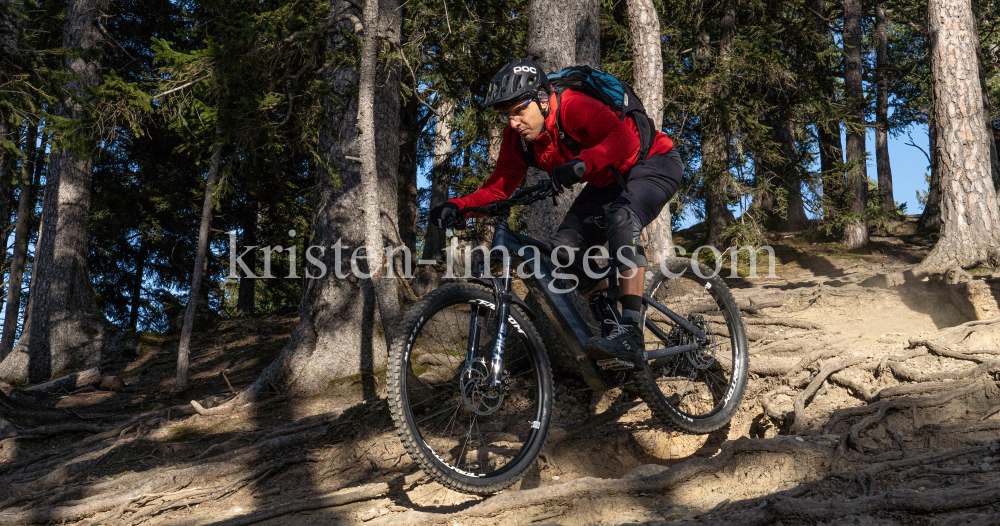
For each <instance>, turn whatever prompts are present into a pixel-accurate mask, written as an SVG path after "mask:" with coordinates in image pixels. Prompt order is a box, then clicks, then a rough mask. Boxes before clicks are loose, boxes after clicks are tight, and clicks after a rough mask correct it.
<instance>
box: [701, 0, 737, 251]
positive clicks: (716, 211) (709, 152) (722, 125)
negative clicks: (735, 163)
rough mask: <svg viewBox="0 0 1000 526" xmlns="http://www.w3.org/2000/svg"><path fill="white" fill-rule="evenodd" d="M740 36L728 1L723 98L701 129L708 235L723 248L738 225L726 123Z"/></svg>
mask: <svg viewBox="0 0 1000 526" xmlns="http://www.w3.org/2000/svg"><path fill="white" fill-rule="evenodd" d="M735 36H736V10H735V9H734V8H733V3H732V1H731V0H726V2H725V3H724V4H723V8H722V33H721V35H720V38H719V55H718V57H719V58H718V60H717V61H715V62H714V65H715V68H717V69H718V70H719V71H720V72H721V74H720V75H719V79H718V80H717V81H716V82H717V83H718V86H717V87H716V88H717V89H718V93H719V95H718V96H717V97H715V98H716V101H715V103H714V104H713V106H712V107H711V108H709V109H708V110H707V111H706V114H705V115H704V117H703V120H702V128H701V164H702V172H703V173H704V176H705V222H706V225H705V226H706V228H707V231H708V238H707V239H706V243H707V244H708V245H710V246H721V245H722V243H723V241H724V239H723V235H724V233H725V230H726V227H727V226H728V225H729V223H731V222H733V221H735V217H733V212H732V210H730V209H729V195H728V190H729V187H730V183H731V182H732V174H730V173H729V123H728V122H727V120H726V116H727V115H728V112H729V108H728V105H727V104H726V102H725V100H726V98H727V97H728V74H727V73H728V70H729V65H728V64H727V61H728V59H729V57H730V55H732V51H733V40H734V38H735ZM709 46H710V38H709V36H708V33H707V32H706V31H703V32H702V36H701V50H700V51H701V53H702V57H701V58H702V63H703V64H706V65H711V64H713V63H712V61H711V48H710V47H709Z"/></svg>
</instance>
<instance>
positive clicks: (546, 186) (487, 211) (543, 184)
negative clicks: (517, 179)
mask: <svg viewBox="0 0 1000 526" xmlns="http://www.w3.org/2000/svg"><path fill="white" fill-rule="evenodd" d="M550 195H551V196H555V195H556V191H555V188H554V187H553V185H552V180H551V179H542V180H541V181H539V182H538V183H536V184H534V185H531V186H529V187H527V188H521V189H520V190H517V191H516V192H514V193H513V194H511V196H510V199H500V200H498V201H493V202H492V203H490V204H488V205H486V206H483V207H479V206H470V207H468V208H463V209H461V210H459V211H458V218H457V219H456V222H458V221H464V220H465V219H466V216H468V215H469V214H478V215H481V216H491V217H492V216H498V215H502V214H505V213H507V212H508V211H509V210H510V208H511V207H513V206H515V205H530V204H532V203H534V202H536V201H541V200H542V199H545V198H546V197H549V196H550Z"/></svg>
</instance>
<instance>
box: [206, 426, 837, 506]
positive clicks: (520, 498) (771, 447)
mask: <svg viewBox="0 0 1000 526" xmlns="http://www.w3.org/2000/svg"><path fill="white" fill-rule="evenodd" d="M827 454H828V449H827V448H826V447H823V446H820V445H818V444H815V443H813V442H810V441H799V440H794V439H793V438H792V437H778V438H774V439H770V440H751V439H748V438H740V439H739V440H736V441H733V442H727V443H725V444H723V446H722V450H721V451H720V452H719V454H718V455H716V456H714V457H712V458H694V459H691V460H688V461H687V462H684V463H683V464H678V465H676V466H674V467H673V468H671V469H669V470H667V471H664V472H662V473H661V474H658V475H653V476H650V477H642V478H636V479H611V480H608V479H597V478H591V477H585V478H580V479H576V480H574V481H572V482H568V483H566V484H559V485H555V486H546V487H541V488H535V489H530V490H522V491H510V492H505V493H501V494H499V495H496V496H494V497H490V498H489V499H487V500H485V501H483V502H482V503H480V504H478V505H476V506H473V507H471V508H469V509H466V510H464V511H461V512H458V513H455V514H451V515H445V516H442V515H439V514H431V513H419V512H406V513H403V514H401V515H396V516H393V517H387V518H384V519H380V520H377V521H372V522H371V523H370V524H372V526H375V525H390V524H417V523H420V524H447V525H449V526H450V525H451V524H454V523H456V522H457V523H460V524H463V523H466V522H469V521H471V520H474V519H488V520H491V521H493V522H499V517H502V516H504V515H509V514H511V513H518V512H519V511H520V510H526V509H529V508H532V507H535V506H546V507H555V506H572V504H573V502H574V501H578V500H579V499H604V498H611V497H614V496H617V495H639V494H643V493H646V494H655V495H660V494H663V493H664V492H666V491H667V490H670V489H672V488H676V487H678V486H680V485H682V484H688V485H692V486H696V485H698V483H699V482H698V479H700V478H701V477H712V478H713V479H714V477H715V474H716V473H723V472H725V471H726V468H727V466H729V465H730V464H731V463H732V462H734V461H736V460H738V459H741V458H745V457H748V456H754V455H775V456H778V457H781V458H783V459H786V461H788V462H795V463H797V464H798V465H801V466H806V465H809V466H819V465H820V464H822V462H823V460H824V459H826V457H827ZM525 518H527V517H525ZM522 523H523V522H522ZM218 526H221V525H218ZM226 526H230V525H226Z"/></svg>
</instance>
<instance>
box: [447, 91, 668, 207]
mask: <svg viewBox="0 0 1000 526" xmlns="http://www.w3.org/2000/svg"><path fill="white" fill-rule="evenodd" d="M559 100H560V101H561V102H562V104H563V109H562V111H561V112H559V113H560V116H561V117H562V124H563V128H564V131H565V132H567V133H569V135H570V137H572V138H574V139H576V141H577V142H579V143H580V144H581V145H583V146H584V149H583V150H582V151H581V152H580V154H579V155H576V156H574V155H573V152H571V151H570V150H569V149H568V148H566V146H565V145H564V144H563V143H562V141H559V140H558V139H557V136H558V133H559V132H558V131H556V109H557V104H556V96H555V95H552V96H550V97H549V108H550V109H549V116H548V117H547V118H546V119H545V130H544V131H543V132H542V133H541V134H539V136H538V137H537V138H535V140H534V141H533V142H532V143H531V145H532V147H533V149H534V153H535V160H536V161H537V162H538V167H539V168H541V169H542V170H545V171H546V172H551V171H552V170H553V169H555V167H556V166H559V165H560V164H563V163H566V162H569V161H570V160H571V159H573V158H574V157H575V158H578V159H580V160H582V161H583V162H585V163H586V164H587V172H586V173H585V174H584V175H583V178H582V179H581V180H580V182H581V183H589V184H592V185H594V186H598V187H600V186H607V185H609V184H611V183H613V182H615V176H614V173H612V172H611V168H610V166H611V165H614V166H615V167H616V168H618V171H619V172H620V173H621V174H622V175H623V176H626V173H627V172H628V171H629V170H631V169H632V167H633V166H635V162H636V160H637V159H638V157H639V132H638V131H637V130H636V127H635V121H633V120H632V118H631V117H626V118H625V120H624V121H622V120H620V119H619V118H618V116H617V115H615V113H614V112H613V111H611V108H608V107H607V106H606V105H605V104H604V103H602V102H601V101H599V100H597V99H594V98H592V97H588V96H587V95H583V94H582V93H577V92H575V91H571V90H566V91H564V92H563V93H562V94H561V95H560V96H559ZM520 140H521V136H520V135H518V133H517V132H516V131H515V130H514V129H513V128H511V127H510V126H507V127H505V128H504V131H503V139H502V142H501V144H500V156H499V158H498V159H497V165H496V168H495V169H494V170H493V175H492V176H490V178H489V179H487V180H486V182H485V183H483V187H482V188H480V189H479V190H476V191H475V192H473V193H471V194H469V195H467V196H465V197H459V198H456V199H449V201H450V202H452V203H455V204H456V205H458V207H459V208H466V207H470V206H482V205H485V204H487V203H492V202H493V201H496V200H499V199H507V198H508V197H510V196H511V194H513V193H514V191H515V190H517V187H518V186H520V184H521V181H523V180H524V176H525V174H527V173H528V165H527V164H526V163H525V162H524V159H523V158H522V157H521V152H520V149H519V145H518V143H519V141H520ZM673 147H674V143H673V142H672V141H671V140H670V138H669V137H667V136H666V135H665V134H663V133H660V132H656V137H655V138H654V139H653V146H652V148H651V149H650V151H649V154H650V155H656V154H661V153H667V152H669V151H670V149H671V148H673ZM626 177H627V176H626Z"/></svg>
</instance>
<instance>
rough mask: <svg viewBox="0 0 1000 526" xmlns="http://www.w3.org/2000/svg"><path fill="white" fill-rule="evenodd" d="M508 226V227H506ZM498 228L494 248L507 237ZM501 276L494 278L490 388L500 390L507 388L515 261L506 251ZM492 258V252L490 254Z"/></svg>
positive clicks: (503, 255)
mask: <svg viewBox="0 0 1000 526" xmlns="http://www.w3.org/2000/svg"><path fill="white" fill-rule="evenodd" d="M505 226H506V225H505ZM500 231H501V229H500V228H497V234H496V235H494V243H493V245H494V246H497V243H498V242H499V243H503V241H504V238H505V236H504V235H503V234H501V233H500ZM501 254H502V255H501V259H502V261H501V265H500V275H499V276H493V288H494V291H493V292H494V298H495V299H496V302H497V334H496V339H495V340H494V344H493V358H492V360H491V361H490V377H489V387H490V388H492V389H500V388H502V387H504V386H505V383H506V378H505V377H506V373H507V371H506V370H505V367H504V356H503V354H504V350H505V349H506V347H507V333H508V331H509V330H510V321H509V320H510V317H511V316H510V304H511V285H512V283H513V268H512V267H513V261H512V259H511V257H510V254H509V253H508V252H507V251H506V250H504V251H502V253H501ZM490 255H491V256H492V251H491V252H490Z"/></svg>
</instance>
